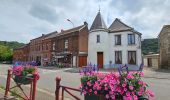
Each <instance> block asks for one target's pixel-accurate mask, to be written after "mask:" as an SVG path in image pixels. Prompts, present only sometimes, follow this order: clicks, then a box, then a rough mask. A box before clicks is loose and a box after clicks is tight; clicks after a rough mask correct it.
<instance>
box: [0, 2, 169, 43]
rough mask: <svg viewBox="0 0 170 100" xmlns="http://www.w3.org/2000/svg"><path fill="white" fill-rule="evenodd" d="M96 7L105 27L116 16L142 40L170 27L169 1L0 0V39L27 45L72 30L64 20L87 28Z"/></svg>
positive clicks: (155, 35) (95, 11)
mask: <svg viewBox="0 0 170 100" xmlns="http://www.w3.org/2000/svg"><path fill="white" fill-rule="evenodd" d="M99 1H100V2H99ZM99 5H100V7H101V13H102V16H103V18H104V20H105V22H106V24H107V26H108V27H109V25H110V24H111V23H112V22H113V21H114V19H115V18H117V17H118V18H120V19H121V20H122V21H123V22H125V23H126V24H128V25H130V26H132V27H134V28H135V29H136V30H137V31H139V32H141V33H143V37H144V38H153V37H157V35H158V33H159V32H160V30H161V28H162V26H163V25H164V24H170V18H169V16H170V13H169V9H170V0H164V1H162V0H135V1H134V0H15V1H13V0H1V1H0V16H1V19H0V27H1V30H0V40H8V41H19V42H25V43H27V42H29V40H30V39H32V38H35V37H38V36H40V35H41V34H44V33H45V34H46V33H49V32H52V31H56V30H57V31H60V30H61V29H68V28H72V25H71V24H70V23H69V22H67V20H66V19H70V20H72V22H74V24H75V26H78V25H81V24H83V22H84V21H87V22H88V24H89V27H90V26H91V24H92V22H93V20H94V18H95V16H96V14H97V12H98V9H99Z"/></svg>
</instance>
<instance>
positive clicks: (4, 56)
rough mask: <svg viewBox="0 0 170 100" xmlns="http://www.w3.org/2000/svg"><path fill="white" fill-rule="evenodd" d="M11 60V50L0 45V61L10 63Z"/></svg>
mask: <svg viewBox="0 0 170 100" xmlns="http://www.w3.org/2000/svg"><path fill="white" fill-rule="evenodd" d="M11 60H12V50H11V49H10V48H9V47H7V46H3V45H0V61H11Z"/></svg>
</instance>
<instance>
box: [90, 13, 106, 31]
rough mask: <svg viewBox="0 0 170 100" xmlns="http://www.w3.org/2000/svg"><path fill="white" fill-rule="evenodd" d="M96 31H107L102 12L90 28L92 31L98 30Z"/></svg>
mask: <svg viewBox="0 0 170 100" xmlns="http://www.w3.org/2000/svg"><path fill="white" fill-rule="evenodd" d="M96 29H107V27H106V24H105V22H104V20H103V18H102V16H101V14H100V11H99V12H98V13H97V16H96V18H95V19H94V21H93V24H92V26H91V28H90V30H96Z"/></svg>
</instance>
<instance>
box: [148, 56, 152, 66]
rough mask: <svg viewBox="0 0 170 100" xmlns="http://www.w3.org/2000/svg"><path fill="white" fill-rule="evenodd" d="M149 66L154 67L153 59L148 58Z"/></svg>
mask: <svg viewBox="0 0 170 100" xmlns="http://www.w3.org/2000/svg"><path fill="white" fill-rule="evenodd" d="M148 67H152V59H151V58H148Z"/></svg>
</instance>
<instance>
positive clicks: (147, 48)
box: [142, 38, 159, 55]
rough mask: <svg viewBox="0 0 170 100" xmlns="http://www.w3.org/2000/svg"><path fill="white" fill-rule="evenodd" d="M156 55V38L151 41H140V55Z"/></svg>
mask: <svg viewBox="0 0 170 100" xmlns="http://www.w3.org/2000/svg"><path fill="white" fill-rule="evenodd" d="M151 52H152V53H158V52H159V48H158V38H153V39H144V40H143V41H142V53H143V54H144V55H146V54H149V53H151Z"/></svg>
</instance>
